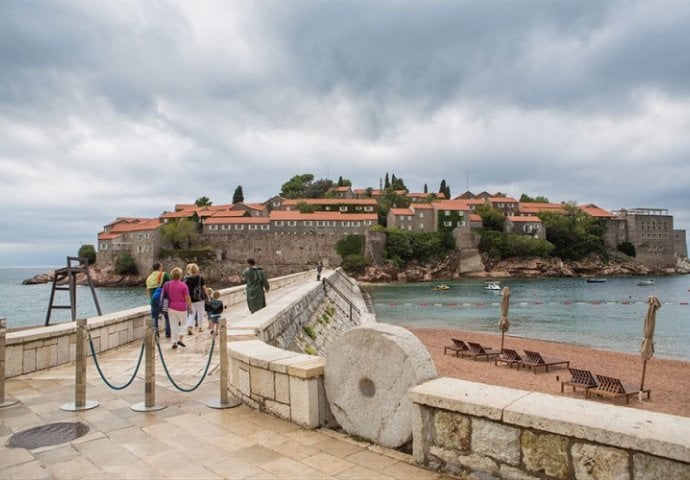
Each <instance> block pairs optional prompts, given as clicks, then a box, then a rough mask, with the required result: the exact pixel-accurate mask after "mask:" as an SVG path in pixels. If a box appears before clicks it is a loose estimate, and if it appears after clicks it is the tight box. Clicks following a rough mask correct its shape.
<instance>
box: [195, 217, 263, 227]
mask: <svg viewBox="0 0 690 480" xmlns="http://www.w3.org/2000/svg"><path fill="white" fill-rule="evenodd" d="M268 223H269V219H268V217H249V216H244V217H215V216H214V217H210V218H207V219H206V221H205V222H204V225H261V224H263V225H268Z"/></svg>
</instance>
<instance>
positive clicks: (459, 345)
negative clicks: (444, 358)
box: [443, 338, 469, 357]
mask: <svg viewBox="0 0 690 480" xmlns="http://www.w3.org/2000/svg"><path fill="white" fill-rule="evenodd" d="M450 340H451V342H453V344H452V345H448V346H447V347H443V353H444V354H447V353H448V352H451V353H452V354H454V355H455V356H456V357H458V356H460V354H461V353H463V352H467V351H469V347H468V346H467V344H466V343H465V342H463V341H462V340H459V339H457V338H451V339H450Z"/></svg>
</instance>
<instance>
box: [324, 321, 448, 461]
mask: <svg viewBox="0 0 690 480" xmlns="http://www.w3.org/2000/svg"><path fill="white" fill-rule="evenodd" d="M436 376H437V374H436V367H435V366H434V363H433V361H432V360H431V355H430V354H429V352H428V351H427V349H426V347H424V345H423V344H422V342H420V341H419V339H418V338H417V337H415V336H414V335H412V333H410V332H409V331H408V330H405V329H404V328H402V327H396V326H393V325H388V324H381V323H379V324H376V325H374V326H367V327H358V328H353V329H351V330H348V331H347V332H345V333H344V334H343V335H341V336H340V337H338V339H337V340H336V341H335V342H334V343H333V344H332V345H331V347H330V348H329V350H328V358H327V359H326V368H325V372H324V385H325V388H326V396H327V397H328V403H329V404H330V407H331V411H332V412H333V416H335V419H336V420H337V421H338V423H339V424H340V426H341V427H342V428H343V429H344V430H345V431H346V432H348V433H349V434H352V435H357V436H360V437H363V438H366V439H368V440H371V441H373V442H375V443H377V444H380V445H383V446H386V447H390V448H397V447H399V446H401V445H404V444H405V443H407V442H409V441H410V439H411V438H412V423H411V413H412V402H410V401H409V400H408V399H407V395H406V393H407V391H408V390H409V389H410V388H412V387H414V386H416V385H419V384H420V383H422V382H425V381H427V380H429V379H432V378H435V377H436Z"/></svg>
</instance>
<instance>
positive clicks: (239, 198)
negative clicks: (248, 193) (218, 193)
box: [232, 185, 244, 205]
mask: <svg viewBox="0 0 690 480" xmlns="http://www.w3.org/2000/svg"><path fill="white" fill-rule="evenodd" d="M242 202H244V192H242V185H238V186H237V188H236V189H235V193H233V194H232V203H233V205H234V204H236V203H242Z"/></svg>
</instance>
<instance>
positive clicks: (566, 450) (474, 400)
mask: <svg viewBox="0 0 690 480" xmlns="http://www.w3.org/2000/svg"><path fill="white" fill-rule="evenodd" d="M408 396H409V398H410V399H411V400H412V402H413V404H414V406H415V408H414V409H413V412H414V413H413V418H412V426H413V455H414V459H415V461H417V462H418V463H421V464H424V465H427V466H429V467H430V468H433V469H434V470H441V471H444V472H448V473H452V474H461V475H463V474H468V473H470V472H482V473H483V474H484V475H486V474H487V473H488V474H490V475H492V478H494V477H496V478H522V479H535V480H536V479H540V478H544V476H546V477H548V478H566V479H571V478H572V479H594V478H606V479H609V478H620V479H626V480H636V479H650V478H674V479H675V478H690V418H686V417H677V416H673V415H666V414H660V413H654V412H648V411H644V410H638V409H631V408H625V407H620V406H617V405H610V404H602V403H598V402H593V401H589V400H580V399H574V398H564V397H559V396H555V395H548V394H544V393H536V392H527V391H523V390H515V389H510V388H504V387H496V386H491V385H485V384H480V383H472V382H466V381H463V380H457V379H451V378H437V379H434V380H430V381H428V382H426V383H423V384H421V385H419V386H417V387H414V388H412V389H411V390H409V392H408Z"/></svg>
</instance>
